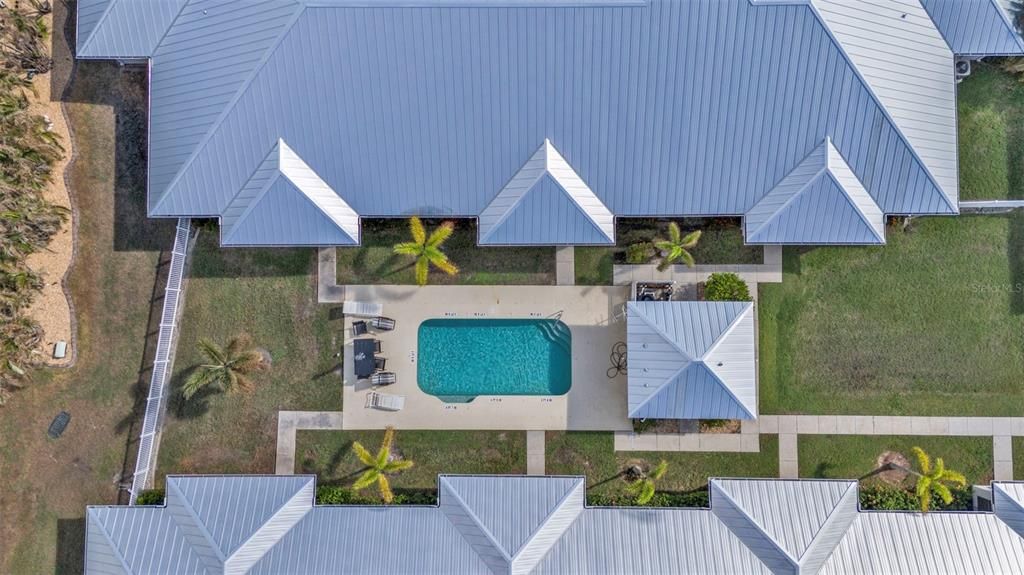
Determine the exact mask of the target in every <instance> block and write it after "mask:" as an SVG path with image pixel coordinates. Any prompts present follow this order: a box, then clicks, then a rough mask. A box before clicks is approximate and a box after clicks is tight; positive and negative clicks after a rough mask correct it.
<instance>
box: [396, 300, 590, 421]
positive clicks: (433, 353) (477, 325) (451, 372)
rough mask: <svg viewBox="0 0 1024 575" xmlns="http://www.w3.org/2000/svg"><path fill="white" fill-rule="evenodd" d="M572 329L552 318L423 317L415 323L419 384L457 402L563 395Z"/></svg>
mask: <svg viewBox="0 0 1024 575" xmlns="http://www.w3.org/2000/svg"><path fill="white" fill-rule="evenodd" d="M571 349H572V334H571V333H570V331H569V327H568V326H567V325H565V324H564V323H562V322H561V321H559V320H557V319H492V318H488V319H428V320H426V321H424V322H423V323H421V324H420V328H419V351H418V353H417V366H416V380H417V382H418V383H419V386H420V389H422V390H423V391H424V392H426V393H429V394H431V395H436V396H438V397H439V398H441V399H442V400H445V401H448V402H452V403H457V402H466V401H471V400H472V398H474V397H476V396H478V395H562V394H564V393H566V392H568V391H569V387H570V386H571V385H572V357H571Z"/></svg>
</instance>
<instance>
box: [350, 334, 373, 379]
mask: <svg viewBox="0 0 1024 575" xmlns="http://www.w3.org/2000/svg"><path fill="white" fill-rule="evenodd" d="M373 351H374V343H373V339H372V338H363V339H356V340H353V341H352V356H353V359H354V367H355V372H356V377H357V378H359V379H366V378H367V377H370V376H371V375H373V372H374V371H376V367H375V366H374V361H373V357H374V356H373Z"/></svg>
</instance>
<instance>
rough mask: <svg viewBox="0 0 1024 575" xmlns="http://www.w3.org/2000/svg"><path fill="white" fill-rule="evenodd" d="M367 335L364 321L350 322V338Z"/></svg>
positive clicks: (367, 330)
mask: <svg viewBox="0 0 1024 575" xmlns="http://www.w3.org/2000/svg"><path fill="white" fill-rule="evenodd" d="M367 333H370V330H369V329H367V327H366V322H365V321H354V322H352V337H359V336H361V335H365V334H367Z"/></svg>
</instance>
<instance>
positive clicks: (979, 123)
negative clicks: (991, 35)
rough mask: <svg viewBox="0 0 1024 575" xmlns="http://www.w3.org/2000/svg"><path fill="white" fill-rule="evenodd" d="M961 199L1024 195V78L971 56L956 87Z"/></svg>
mask: <svg viewBox="0 0 1024 575" xmlns="http://www.w3.org/2000/svg"><path fill="white" fill-rule="evenodd" d="M957 108H958V113H959V143H960V146H959V149H960V199H962V200H998V199H1008V198H1012V199H1020V198H1024V84H1022V83H1020V82H1019V81H1018V80H1017V78H1016V77H1014V76H1012V75H1010V74H1008V73H1006V72H1003V71H1002V70H1001V69H999V67H997V66H996V65H993V64H988V63H983V62H973V63H972V71H971V75H970V76H969V77H968V78H967V79H965V80H964V81H963V82H962V83H961V84H960V85H959V89H958V92H957Z"/></svg>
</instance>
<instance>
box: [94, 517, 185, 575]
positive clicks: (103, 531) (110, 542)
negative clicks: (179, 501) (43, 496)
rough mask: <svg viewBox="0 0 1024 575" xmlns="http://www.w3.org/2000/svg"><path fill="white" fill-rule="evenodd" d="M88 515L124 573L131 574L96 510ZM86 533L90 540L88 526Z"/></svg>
mask: <svg viewBox="0 0 1024 575" xmlns="http://www.w3.org/2000/svg"><path fill="white" fill-rule="evenodd" d="M113 507H120V508H123V506H121V505H116V506H113ZM86 514H87V515H88V516H90V517H92V518H93V523H95V525H96V527H97V528H98V529H99V530H100V534H101V535H103V539H104V540H105V541H106V542H107V545H108V546H109V547H110V550H111V551H112V552H113V553H114V556H115V557H117V560H118V562H120V563H121V567H124V572H125V573H131V572H132V569H131V567H130V566H129V565H128V560H127V559H125V558H124V554H123V553H121V550H120V549H119V548H118V547H117V545H116V544H115V543H114V539H113V538H112V537H111V536H110V533H109V532H108V531H107V528H106V527H104V526H103V524H102V523H100V521H99V519H98V518H97V517H96V514H95V513H94V510H93V509H86ZM86 521H88V519H86ZM172 521H173V520H172ZM85 531H86V534H87V535H86V538H88V532H89V527H88V526H86V528H85ZM88 547H89V545H88V543H86V549H88ZM86 565H88V562H86Z"/></svg>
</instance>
